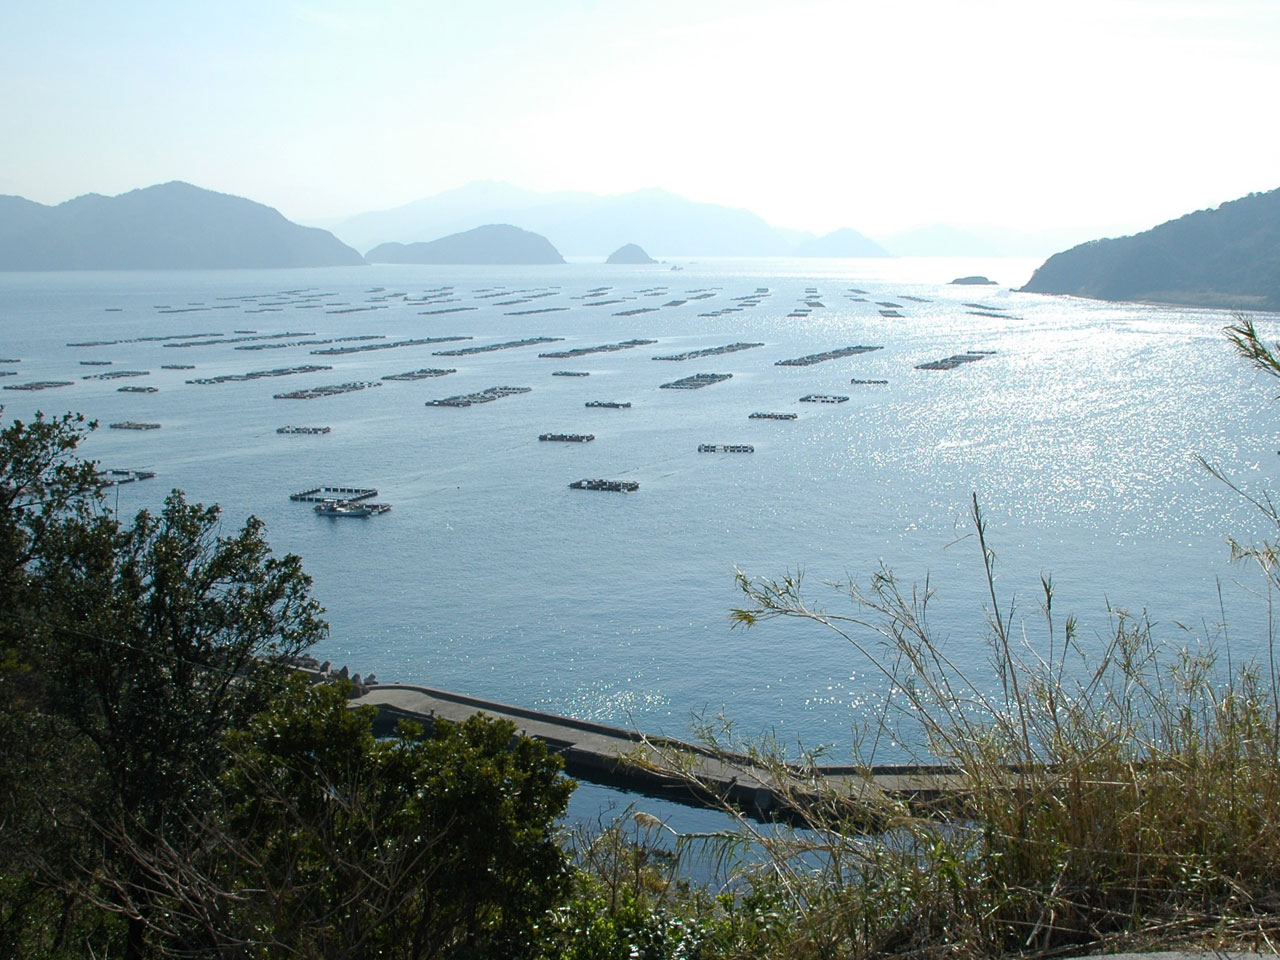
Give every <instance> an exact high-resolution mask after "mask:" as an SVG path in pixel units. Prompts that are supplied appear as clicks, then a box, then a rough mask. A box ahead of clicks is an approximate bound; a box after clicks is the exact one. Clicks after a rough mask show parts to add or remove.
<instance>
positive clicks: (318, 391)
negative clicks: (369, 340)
mask: <svg viewBox="0 0 1280 960" xmlns="http://www.w3.org/2000/svg"><path fill="white" fill-rule="evenodd" d="M380 386H382V384H381V383H379V382H378V381H377V380H360V381H353V382H352V383H334V384H330V385H328V386H324V387H311V388H310V389H307V390H293V391H291V392H289V393H276V394H272V397H273V398H274V399H276V400H316V399H318V398H320V397H336V396H337V395H338V394H340V393H355V392H356V391H357V390H367V389H369V388H370V387H380Z"/></svg>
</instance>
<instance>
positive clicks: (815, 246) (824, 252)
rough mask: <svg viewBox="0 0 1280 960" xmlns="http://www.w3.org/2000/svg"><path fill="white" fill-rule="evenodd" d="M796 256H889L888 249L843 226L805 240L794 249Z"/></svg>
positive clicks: (793, 253) (793, 252)
mask: <svg viewBox="0 0 1280 960" xmlns="http://www.w3.org/2000/svg"><path fill="white" fill-rule="evenodd" d="M791 255H792V256H795V257H889V256H892V254H891V253H889V251H888V250H886V249H885V248H884V247H882V246H880V244H878V243H876V242H875V241H874V240H872V239H871V238H870V237H864V236H863V235H862V234H860V233H859V232H858V231H857V230H852V229H850V228H849V227H841V228H840V229H839V230H833V231H832V232H831V233H828V234H826V235H825V236H821V237H815V238H814V239H812V240H805V241H803V242H802V243H800V244H799V245H798V246H797V247H796V248H795V250H793V251H792V254H791Z"/></svg>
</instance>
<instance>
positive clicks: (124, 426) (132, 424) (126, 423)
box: [107, 420, 160, 430]
mask: <svg viewBox="0 0 1280 960" xmlns="http://www.w3.org/2000/svg"><path fill="white" fill-rule="evenodd" d="M107 426H108V427H110V428H111V429H112V430H159V429H160V424H158V423H141V422H139V421H137V420H121V421H120V422H119V423H108V424H107Z"/></svg>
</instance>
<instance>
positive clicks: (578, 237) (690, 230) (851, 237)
mask: <svg viewBox="0 0 1280 960" xmlns="http://www.w3.org/2000/svg"><path fill="white" fill-rule="evenodd" d="M482 223H510V224H514V225H515V226H518V227H522V228H523V229H525V230H532V231H534V232H535V233H540V234H542V235H543V236H544V237H547V238H548V239H549V240H550V241H551V242H552V243H554V244H555V246H556V249H557V250H559V251H560V252H561V253H564V254H566V255H568V256H582V257H603V256H605V255H607V254H608V252H609V251H610V250H613V249H614V248H615V247H616V246H617V243H618V238H619V237H627V238H628V239H629V240H630V241H631V242H633V243H635V244H637V245H639V246H641V247H643V248H644V249H645V250H656V251H659V252H661V253H662V254H663V255H664V256H692V255H698V256H719V257H787V256H794V255H799V256H823V257H837V256H839V257H849V256H887V255H888V254H886V252H885V251H884V249H883V248H882V247H879V246H878V245H877V244H875V243H874V241H871V240H868V239H867V238H865V237H863V236H862V234H859V233H857V232H856V231H853V230H848V231H845V230H837V231H835V233H832V234H828V235H827V236H826V237H816V236H814V235H813V234H812V233H807V232H803V231H798V230H783V229H780V228H776V227H773V226H770V225H769V224H768V223H767V222H766V221H765V220H764V219H762V218H761V217H759V216H757V215H756V214H754V213H752V212H751V211H750V210H742V209H738V208H734V207H726V206H721V205H719V204H714V203H700V202H697V201H694V200H689V199H687V198H685V197H682V196H679V195H678V194H674V193H671V192H669V191H667V190H657V189H646V190H635V191H633V192H631V193H624V194H614V195H608V196H602V195H599V194H593V193H585V192H581V191H576V192H568V191H566V192H558V193H540V192H537V191H533V190H524V189H521V188H520V187H515V186H512V185H511V184H508V183H501V182H498V181H491V180H488V181H476V182H474V183H469V184H466V185H465V186H461V187H456V188H454V189H452V190H446V191H444V192H443V193H438V194H435V195H434V196H430V197H424V198H422V199H420V200H415V201H413V202H411V203H406V204H404V205H402V206H399V207H394V208H392V209H390V210H377V211H370V212H367V213H361V214H357V215H356V216H352V217H348V218H347V219H346V220H343V221H342V222H341V223H338V224H337V225H335V226H334V227H333V231H334V233H335V234H337V235H338V236H339V237H341V238H342V239H343V240H345V241H346V242H347V243H350V244H351V245H352V246H354V247H357V248H358V249H360V250H368V249H369V248H371V247H375V245H376V244H380V243H382V242H383V241H387V240H398V241H400V242H402V243H413V242H415V241H423V240H433V239H434V238H436V237H442V236H445V235H446V234H453V233H458V232H460V231H465V230H469V229H471V228H472V227H475V226H476V225H477V224H482ZM808 244H815V245H816V246H815V247H814V248H813V251H812V252H801V253H797V248H800V247H804V246H806V245H808ZM1048 249H1053V248H1052V247H1049V248H1048ZM851 250H852V251H853V252H849V251H851ZM876 251H879V252H876Z"/></svg>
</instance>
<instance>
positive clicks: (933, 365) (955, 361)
mask: <svg viewBox="0 0 1280 960" xmlns="http://www.w3.org/2000/svg"><path fill="white" fill-rule="evenodd" d="M993 353H995V351H994V350H970V351H969V352H968V353H953V354H952V355H951V356H949V357H943V358H942V359H941V360H930V361H929V362H928V363H917V364H916V369H917V370H954V369H955V368H956V367H958V366H960V365H962V364H965V363H975V362H976V361H978V360H985V359H986V358H987V357H989V356H991V355H992V354H993Z"/></svg>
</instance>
